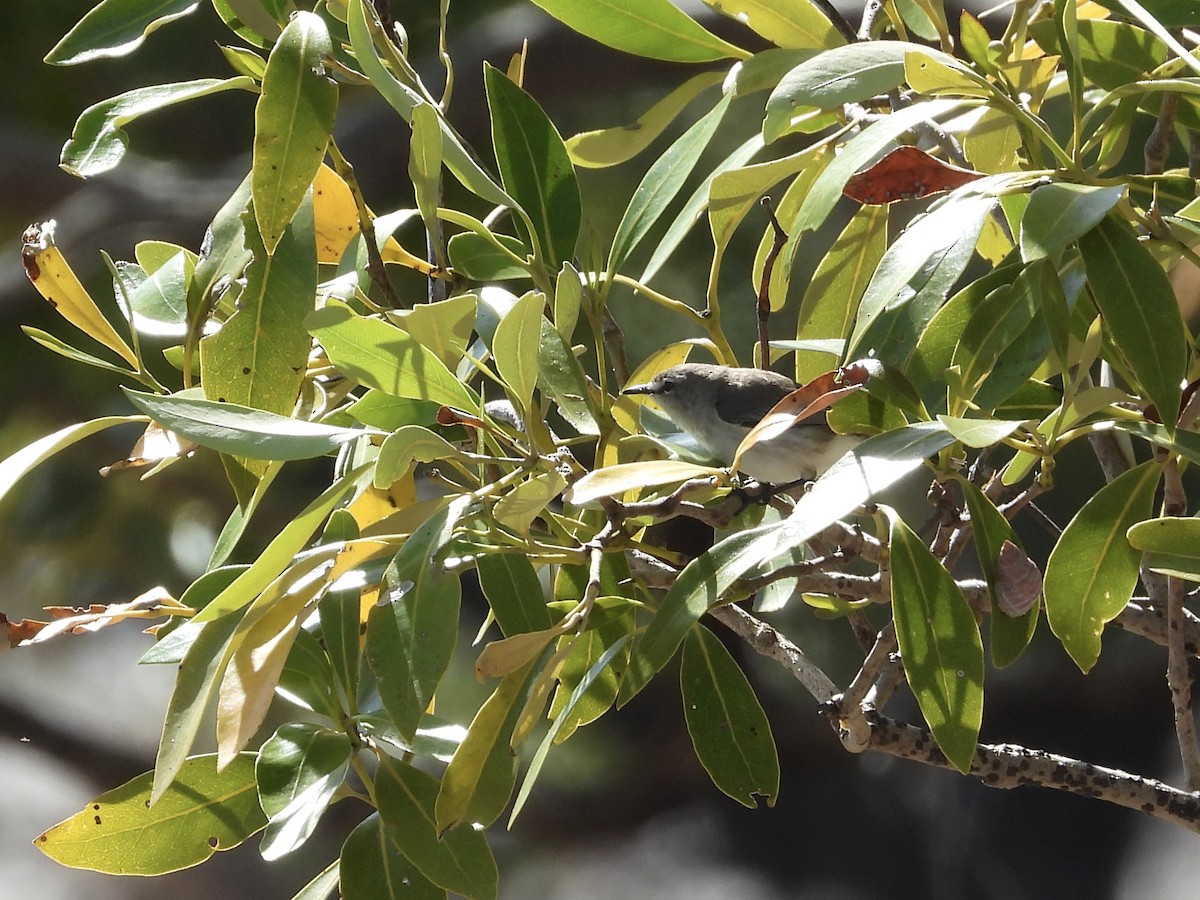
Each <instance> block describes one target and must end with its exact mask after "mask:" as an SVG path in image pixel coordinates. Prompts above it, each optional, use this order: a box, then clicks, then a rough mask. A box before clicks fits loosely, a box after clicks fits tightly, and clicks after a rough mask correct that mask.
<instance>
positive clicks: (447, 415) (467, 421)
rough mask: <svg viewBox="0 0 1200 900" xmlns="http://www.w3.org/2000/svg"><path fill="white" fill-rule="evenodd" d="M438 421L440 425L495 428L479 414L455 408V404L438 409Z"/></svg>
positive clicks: (487, 429) (486, 429)
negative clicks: (474, 414) (475, 414)
mask: <svg viewBox="0 0 1200 900" xmlns="http://www.w3.org/2000/svg"><path fill="white" fill-rule="evenodd" d="M437 423H438V424H439V425H465V426H467V427H468V428H479V429H481V430H483V431H493V430H494V429H493V428H491V426H489V425H488V423H487V422H485V421H483V419H481V418H479V417H478V416H473V415H471V414H470V413H469V412H464V411H463V410H461V409H455V408H454V407H453V406H443V407H440V408H439V409H438V411H437Z"/></svg>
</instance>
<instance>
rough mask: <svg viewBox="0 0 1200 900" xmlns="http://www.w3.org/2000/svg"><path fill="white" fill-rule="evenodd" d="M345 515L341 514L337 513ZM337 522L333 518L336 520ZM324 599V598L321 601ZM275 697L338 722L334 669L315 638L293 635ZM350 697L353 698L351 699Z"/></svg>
mask: <svg viewBox="0 0 1200 900" xmlns="http://www.w3.org/2000/svg"><path fill="white" fill-rule="evenodd" d="M338 512H341V513H344V514H345V515H347V516H349V513H345V511H344V510H338ZM335 518H336V516H335ZM322 599H324V598H322ZM276 693H278V694H279V695H280V696H281V697H283V698H284V699H286V700H288V701H290V702H291V703H294V704H296V705H297V706H299V707H301V708H303V709H309V710H312V711H313V712H315V713H317V714H318V715H322V716H326V717H328V718H329V719H331V720H332V721H335V722H336V721H337V720H338V718H339V717H340V716H341V712H342V707H341V703H340V701H339V700H338V699H337V695H336V694H335V693H334V674H333V666H332V665H331V664H330V661H329V655H328V654H327V653H326V652H325V648H324V646H323V645H322V644H321V641H320V640H319V639H318V638H315V637H313V636H312V635H311V634H309V633H308V632H307V631H306V630H305V629H303V628H300V629H298V630H297V631H296V637H295V641H294V642H293V644H292V649H291V651H290V652H289V653H288V657H287V662H286V663H284V666H283V671H282V672H280V673H279V683H278V685H277V686H276ZM350 696H353V695H350Z"/></svg>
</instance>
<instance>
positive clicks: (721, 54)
mask: <svg viewBox="0 0 1200 900" xmlns="http://www.w3.org/2000/svg"><path fill="white" fill-rule="evenodd" d="M534 2H535V3H536V4H537V5H538V6H540V7H541V8H542V9H544V10H545V11H546V12H548V13H550V15H552V16H554V18H556V19H558V20H559V21H560V22H562V23H563V24H565V25H567V26H568V27H569V28H571V29H573V30H575V31H578V32H579V33H580V34H583V35H586V36H587V37H590V38H591V39H592V40H594V41H599V42H600V43H601V44H605V45H606V46H609V47H612V48H614V49H616V50H624V51H625V52H626V53H632V54H634V55H636V56H648V57H650V58H651V59H663V60H668V61H671V62H711V61H713V60H718V59H727V58H733V59H741V58H744V57H746V56H749V54H748V53H746V51H745V50H742V49H740V48H738V47H735V46H733V45H732V44H729V43H726V42H725V41H723V40H721V39H720V38H719V37H717V36H716V35H714V34H711V33H710V32H708V31H706V30H705V29H704V28H702V27H701V26H700V25H699V24H698V23H697V22H696V21H695V20H694V19H691V18H689V17H688V16H687V15H686V14H685V13H683V12H681V11H680V10H679V9H678V8H676V7H675V6H672V5H671V3H669V2H668V0H607V2H605V3H604V4H603V5H599V4H596V3H593V2H591V0H534Z"/></svg>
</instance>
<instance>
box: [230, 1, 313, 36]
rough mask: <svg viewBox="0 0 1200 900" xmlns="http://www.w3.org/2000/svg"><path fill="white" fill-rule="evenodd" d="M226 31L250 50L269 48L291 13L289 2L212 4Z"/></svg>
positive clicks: (292, 7) (292, 9)
mask: <svg viewBox="0 0 1200 900" xmlns="http://www.w3.org/2000/svg"><path fill="white" fill-rule="evenodd" d="M212 5H213V9H215V10H216V12H217V15H218V16H220V17H221V21H222V22H224V23H225V24H226V25H227V26H228V27H229V29H230V30H231V31H232V32H233V33H234V34H236V35H237V36H238V37H240V38H241V39H242V40H244V41H245V42H246V43H248V44H250V45H252V46H254V47H269V46H270V45H271V44H272V43H273V42H274V40H275V39H276V38H277V37H278V36H279V32H281V31H282V30H283V26H284V25H285V24H286V23H287V16H288V13H290V12H292V11H294V10H295V8H296V7H295V4H294V3H292V2H291V0H212Z"/></svg>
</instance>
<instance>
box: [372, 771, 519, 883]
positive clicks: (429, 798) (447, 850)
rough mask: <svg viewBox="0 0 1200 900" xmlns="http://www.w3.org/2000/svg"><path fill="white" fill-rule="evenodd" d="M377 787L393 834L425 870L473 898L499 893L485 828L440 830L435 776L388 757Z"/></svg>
mask: <svg viewBox="0 0 1200 900" xmlns="http://www.w3.org/2000/svg"><path fill="white" fill-rule="evenodd" d="M375 790H376V799H377V801H378V803H379V815H380V817H381V818H382V820H383V822H384V824H385V825H386V826H387V835H388V837H389V838H390V839H391V840H392V842H393V843H394V844H395V845H396V846H397V847H398V848H399V849H400V852H401V853H403V854H404V855H405V856H406V857H407V858H408V859H409V861H410V862H412V863H413V865H415V866H416V867H417V868H418V869H419V870H420V871H421V874H422V875H424V876H425V877H426V878H428V879H429V880H430V881H432V882H433V883H434V884H436V885H438V886H439V887H443V888H445V889H446V890H449V891H454V892H456V893H459V894H462V895H463V896H464V897H468V898H472V900H480V898H482V900H486V898H491V897H495V896H496V882H497V877H498V876H497V873H496V861H495V860H494V859H493V858H492V851H491V850H490V849H489V848H488V845H487V840H486V839H485V838H484V836H483V833H482V832H480V831H475V830H474V829H472V828H469V827H460V828H454V829H451V830H450V831H449V832H447V833H446V834H444V835H439V834H438V830H437V826H436V824H435V821H436V820H435V817H434V807H435V805H436V803H437V794H438V783H437V782H436V781H435V780H434V779H433V778H432V777H430V776H429V775H426V774H425V773H424V772H421V771H419V770H418V769H414V768H413V767H412V766H410V765H406V764H404V763H400V762H396V761H395V760H391V759H387V758H385V759H383V760H381V762H380V766H379V771H378V773H377V775H376V779H375Z"/></svg>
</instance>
